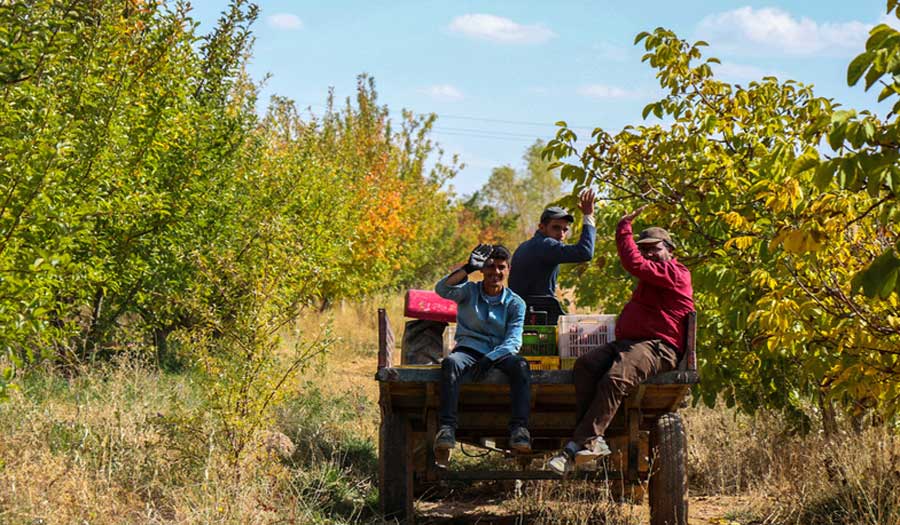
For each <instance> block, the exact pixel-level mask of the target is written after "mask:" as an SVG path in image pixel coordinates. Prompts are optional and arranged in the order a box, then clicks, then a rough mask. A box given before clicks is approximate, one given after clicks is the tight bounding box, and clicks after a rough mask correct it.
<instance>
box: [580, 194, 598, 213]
mask: <svg viewBox="0 0 900 525" xmlns="http://www.w3.org/2000/svg"><path fill="white" fill-rule="evenodd" d="M578 209H579V210H581V213H583V214H585V215H593V214H594V190H593V188H588V189H586V190H584V191H583V192H581V200H579V201H578Z"/></svg>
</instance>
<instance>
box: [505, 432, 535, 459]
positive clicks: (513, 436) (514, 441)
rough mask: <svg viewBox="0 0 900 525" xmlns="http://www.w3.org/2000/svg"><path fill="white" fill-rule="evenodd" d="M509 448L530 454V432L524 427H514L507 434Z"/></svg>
mask: <svg viewBox="0 0 900 525" xmlns="http://www.w3.org/2000/svg"><path fill="white" fill-rule="evenodd" d="M509 448H511V449H512V450H513V452H516V453H518V454H531V434H529V433H528V429H527V428H525V427H516V428H515V429H513V431H512V432H510V434H509Z"/></svg>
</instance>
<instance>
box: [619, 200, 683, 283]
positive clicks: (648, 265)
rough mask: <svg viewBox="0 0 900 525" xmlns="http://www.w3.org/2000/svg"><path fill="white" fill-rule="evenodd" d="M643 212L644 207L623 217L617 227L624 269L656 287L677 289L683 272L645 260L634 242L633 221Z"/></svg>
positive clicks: (670, 266)
mask: <svg viewBox="0 0 900 525" xmlns="http://www.w3.org/2000/svg"><path fill="white" fill-rule="evenodd" d="M641 210H643V207H642V208H639V209H638V210H636V211H635V212H633V213H630V214H628V215H625V216H624V217H622V219H621V220H620V221H619V225H618V226H617V227H616V249H617V250H618V252H619V260H620V261H621V262H622V267H623V268H625V271H627V272H628V273H630V274H631V275H633V276H635V277H637V278H638V279H640V280H642V281H645V282H647V283H649V284H652V285H654V286H660V287H663V288H676V287H677V286H678V284H679V283H680V282H681V280H682V279H683V276H682V275H681V270H680V269H679V268H678V267H677V266H676V265H675V264H671V263H661V262H653V261H649V260H647V259H645V258H644V257H643V256H642V255H641V252H640V250H638V247H637V244H636V243H635V242H634V232H633V231H632V229H631V221H632V220H633V219H634V217H635V216H637V214H639V213H640V212H641Z"/></svg>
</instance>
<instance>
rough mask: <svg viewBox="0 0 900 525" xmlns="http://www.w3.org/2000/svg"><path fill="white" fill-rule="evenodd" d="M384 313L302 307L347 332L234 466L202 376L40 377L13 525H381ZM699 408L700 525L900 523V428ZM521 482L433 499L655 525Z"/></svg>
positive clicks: (595, 494)
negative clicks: (830, 430)
mask: <svg viewBox="0 0 900 525" xmlns="http://www.w3.org/2000/svg"><path fill="white" fill-rule="evenodd" d="M380 305H386V306H387V308H388V312H389V316H390V317H391V319H392V322H393V325H394V328H395V332H396V335H397V338H398V340H399V338H400V336H401V335H402V334H401V332H402V324H403V323H402V321H403V319H402V312H401V305H402V301H401V298H399V297H397V298H392V299H390V300H372V301H369V302H367V303H365V304H361V305H352V304H345V305H338V306H337V307H336V308H334V309H333V310H331V311H329V312H328V313H326V314H321V313H318V312H310V313H308V315H306V316H304V318H303V319H302V320H301V322H300V323H299V333H300V334H305V335H306V336H310V335H313V334H315V333H317V332H318V331H319V330H322V329H323V327H330V330H331V331H332V333H333V334H334V335H337V336H339V338H340V341H339V343H338V344H336V345H335V346H334V349H333V350H332V351H331V352H330V353H329V354H328V355H326V356H324V357H322V358H321V360H320V361H319V363H318V364H317V365H315V366H314V367H312V368H311V369H309V370H307V371H306V372H305V373H304V374H303V376H302V378H301V381H300V382H298V383H297V384H293V385H289V386H288V389H289V390H290V392H289V395H288V396H287V398H286V400H285V401H284V402H283V403H281V404H280V405H279V406H278V407H276V411H275V418H274V420H273V422H272V424H271V425H270V427H269V428H267V429H265V432H262V433H261V434H260V436H259V443H258V445H257V446H255V447H252V449H251V450H250V451H249V452H248V453H247V454H245V455H244V456H243V457H242V459H241V463H240V465H239V466H238V467H237V468H234V467H233V466H229V465H230V463H229V461H228V458H226V457H225V456H226V455H225V452H224V451H223V450H221V448H219V447H218V446H217V445H216V444H217V436H216V435H215V432H216V428H218V427H217V425H216V424H215V421H214V420H213V418H214V417H215V414H214V413H212V412H209V411H208V410H207V408H206V406H205V405H204V396H203V395H202V394H203V392H201V391H200V387H199V385H201V384H203V381H200V380H199V379H200V378H198V377H197V376H196V374H197V373H198V372H191V371H187V372H180V373H177V374H168V373H161V372H159V371H157V370H156V369H154V368H149V367H146V366H143V365H141V364H139V363H136V362H134V361H128V360H122V361H121V362H117V363H111V364H109V365H107V366H105V367H100V368H95V369H92V370H85V371H84V372H83V373H81V374H79V375H76V376H73V377H64V376H62V375H60V374H58V373H56V372H53V371H50V370H38V371H33V372H32V373H30V374H29V375H28V376H26V377H23V378H22V381H21V388H20V389H19V390H18V391H14V392H13V393H12V397H11V399H10V400H9V401H8V402H6V403H4V404H0V487H2V489H0V523H41V522H43V523H62V524H67V523H73V524H74V523H79V524H80V523H92V524H114V523H167V524H169V523H323V524H324V523H374V522H377V521H378V518H377V515H375V513H374V503H375V498H376V497H377V494H376V491H375V487H374V481H375V480H374V477H375V472H376V461H377V459H376V457H375V454H376V445H377V437H376V436H377V433H376V430H377V423H378V417H379V416H378V408H377V403H376V401H377V385H376V383H375V382H374V381H373V380H372V375H373V373H374V371H375V359H376V339H377V338H376V331H377V325H376V316H375V311H376V308H377V307H378V306H380ZM291 337H299V336H298V335H296V334H295V335H293V336H291ZM288 342H290V341H288ZM684 415H685V418H686V421H687V428H688V432H689V440H688V443H689V472H690V484H691V491H692V495H693V496H695V497H694V498H692V500H691V514H692V516H694V517H695V518H694V519H692V523H729V524H731V525H734V524H742V525H749V524H762V523H773V524H774V523H786V524H806V525H833V524H838V523H841V524H844V523H846V524H854V525H855V524H858V525H863V524H865V525H895V524H897V523H900V467H898V465H900V439H898V437H897V435H896V432H894V431H892V430H891V429H889V428H885V427H879V428H869V429H868V430H866V431H864V432H862V433H846V434H840V435H837V436H832V437H830V438H826V437H825V436H823V435H821V434H819V433H815V432H813V433H810V434H807V435H800V434H797V433H796V432H795V431H794V430H793V427H792V425H791V424H790V422H789V421H787V420H785V418H783V417H781V416H780V415H778V414H774V413H758V414H756V415H754V416H747V415H741V414H738V413H736V412H734V411H731V410H728V409H724V408H717V409H715V410H710V409H706V408H691V409H687V410H685V411H684ZM281 434H284V435H286V436H287V437H289V438H290V440H291V442H292V444H293V445H294V448H293V449H292V450H290V451H288V452H287V453H285V452H284V450H281V449H277V447H275V448H273V447H272V446H267V444H270V443H271V442H273V441H274V442H276V443H281V442H280V441H279V439H280V437H278V436H281ZM279 452H280V454H282V455H281V456H280V455H279ZM519 489H523V491H517V490H516V487H515V486H514V485H513V484H511V483H495V484H490V483H483V484H480V485H477V486H475V487H469V488H466V489H462V490H461V489H458V488H457V489H454V490H453V491H450V492H449V493H448V494H445V495H448V496H449V497H446V498H442V499H438V500H434V499H433V500H432V501H423V502H420V504H419V506H420V509H422V510H424V511H427V513H428V516H430V518H429V520H430V521H432V522H435V523H439V522H442V520H444V522H447V521H449V522H454V521H453V520H454V519H456V518H458V517H459V516H461V515H465V516H470V517H471V520H472V522H476V521H478V520H481V521H480V522H481V523H488V522H498V523H499V522H506V523H546V524H551V523H552V524H563V523H571V524H588V523H604V524H610V525H630V524H636V523H644V522H646V515H647V510H646V503H645V504H644V506H635V505H627V504H614V503H611V499H610V498H609V497H608V494H607V493H606V492H605V490H606V489H604V488H603V487H602V486H597V485H594V484H589V483H580V482H572V483H566V484H559V483H552V482H535V483H526V484H525V485H524V486H523V487H519ZM452 516H456V518H453V517H452ZM485 516H493V518H490V519H488V518H485Z"/></svg>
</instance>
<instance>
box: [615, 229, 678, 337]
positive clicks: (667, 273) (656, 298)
mask: <svg viewBox="0 0 900 525" xmlns="http://www.w3.org/2000/svg"><path fill="white" fill-rule="evenodd" d="M633 237H634V234H633V233H632V231H631V221H627V220H622V221H620V222H619V226H618V227H617V228H616V247H617V248H618V250H619V260H620V261H622V267H624V268H625V270H626V271H627V272H628V273H630V274H631V275H633V276H635V277H637V278H638V285H637V288H635V289H634V293H633V294H632V295H631V300H630V301H628V304H626V305H625V308H623V309H622V313H621V314H620V315H619V319H618V320H617V321H616V339H662V340H663V341H665V342H667V343H669V344H671V345H672V346H673V347H675V348H677V349H678V351H679V352H683V351H684V348H683V345H684V335H685V334H684V316H685V315H687V314H688V313H689V312H692V311H694V299H693V296H694V290H693V289H692V288H691V272H690V271H688V269H687V268H685V266H684V265H683V264H681V263H680V262H678V261H676V260H675V259H671V260H669V261H666V262H664V263H659V262H653V261H649V260H647V259H644V258H643V257H642V256H641V252H640V251H639V250H638V247H637V244H635V242H634V238H633Z"/></svg>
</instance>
